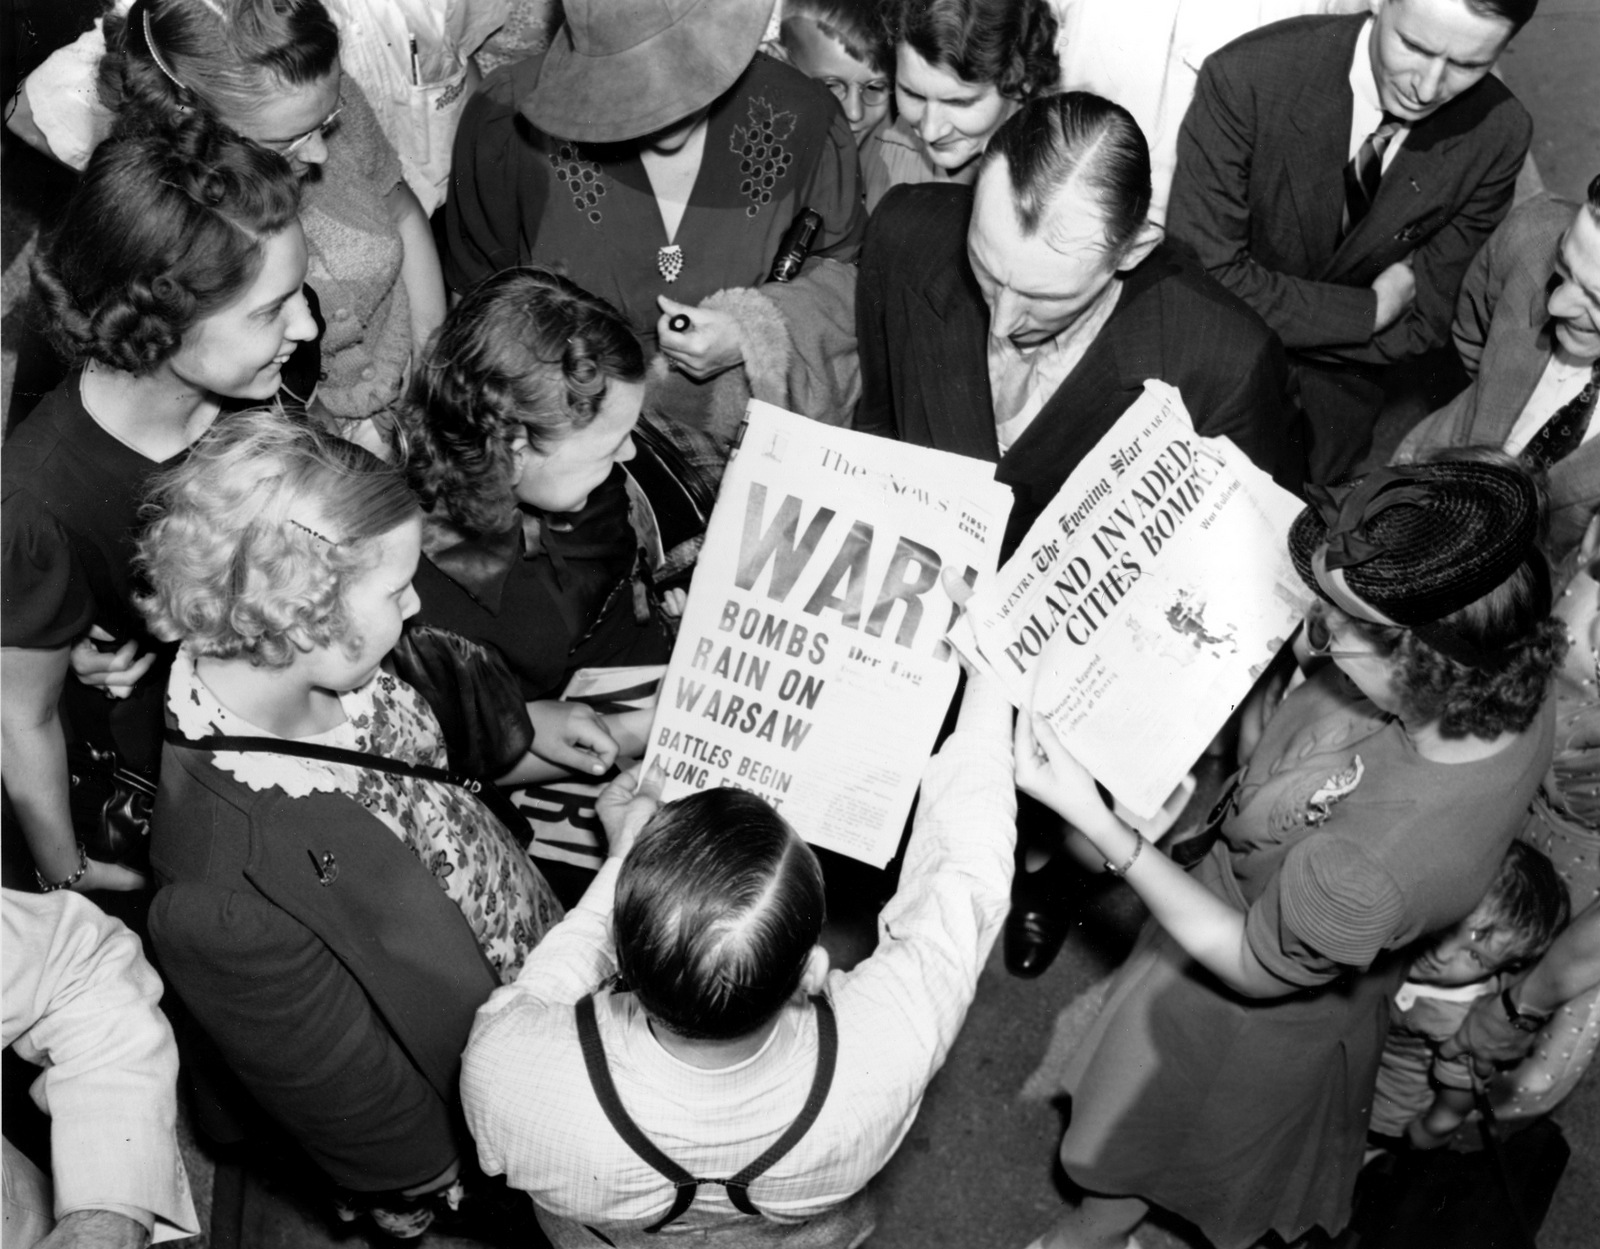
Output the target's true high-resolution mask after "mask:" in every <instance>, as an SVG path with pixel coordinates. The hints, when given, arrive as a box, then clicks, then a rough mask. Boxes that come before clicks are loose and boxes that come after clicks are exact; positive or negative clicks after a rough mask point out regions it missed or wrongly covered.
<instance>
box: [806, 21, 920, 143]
mask: <svg viewBox="0 0 1600 1249" xmlns="http://www.w3.org/2000/svg"><path fill="white" fill-rule="evenodd" d="M879 8H880V6H879V5H878V4H876V3H874V2H873V0H784V3H783V21H782V23H781V24H780V25H779V27H778V43H779V46H781V47H782V49H783V52H784V54H785V55H786V56H787V57H788V58H789V64H791V65H793V66H794V67H795V68H796V69H798V70H799V71H800V72H801V73H802V74H804V75H806V77H808V78H815V79H817V80H818V81H819V82H821V83H822V84H823V86H825V87H827V88H828V90H829V91H831V92H833V94H834V97H835V98H836V99H837V100H838V101H839V104H840V107H842V108H843V109H844V115H845V120H847V121H848V122H849V123H850V132H851V133H852V134H853V135H855V138H856V145H857V146H858V147H860V146H862V145H863V144H865V143H866V141H867V139H868V137H870V136H871V135H873V134H875V133H876V132H877V131H878V129H879V128H880V127H881V126H882V125H883V124H884V123H885V122H887V121H888V120H889V103H890V97H891V95H892V94H893V92H894V59H893V55H892V53H891V51H890V48H889V37H888V32H887V31H886V30H885V29H884V26H883V18H882V15H881V14H880V12H879Z"/></svg>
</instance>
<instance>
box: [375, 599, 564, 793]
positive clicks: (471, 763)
mask: <svg viewBox="0 0 1600 1249" xmlns="http://www.w3.org/2000/svg"><path fill="white" fill-rule="evenodd" d="M385 666H386V667H387V668H389V669H390V670H391V671H392V672H393V673H394V675H395V676H397V677H399V678H400V679H401V680H402V681H404V682H405V683H406V684H407V685H409V686H411V688H412V689H414V690H416V691H417V693H419V694H421V695H422V697H423V700H424V701H425V702H427V704H428V706H429V707H431V708H432V709H433V714H434V715H435V716H436V717H438V720H439V728H440V730H441V731H442V733H443V735H444V748H445V753H446V754H447V755H448V756H449V758H450V767H451V769H452V770H453V771H455V772H459V773H463V774H465V775H467V776H479V777H489V778H492V777H496V776H499V775H500V774H501V773H502V772H505V771H507V770H508V769H509V768H510V767H511V766H512V765H513V764H514V763H516V762H517V760H519V759H521V758H522V756H523V755H525V754H527V753H528V747H529V745H531V744H532V742H533V722H532V721H531V720H530V719H528V705H527V704H526V703H525V702H524V701H523V699H522V687H521V685H520V683H519V682H518V681H517V678H516V677H515V676H513V675H512V673H511V669H510V668H508V667H507V666H506V661H505V660H504V659H503V658H502V657H501V655H500V652H499V651H497V650H494V649H492V648H491V647H487V646H484V645H482V644H481V643H478V642H474V641H472V640H471V639H470V638H464V637H462V636H461V635H460V634H458V633H452V632H450V631H449V630H448V629H440V628H437V627H435V626H434V625H426V624H411V625H408V626H406V628H405V630H404V631H403V632H402V633H401V635H400V641H399V642H397V643H396V644H395V648H394V650H393V651H391V652H390V653H389V658H388V659H387V660H386V661H385Z"/></svg>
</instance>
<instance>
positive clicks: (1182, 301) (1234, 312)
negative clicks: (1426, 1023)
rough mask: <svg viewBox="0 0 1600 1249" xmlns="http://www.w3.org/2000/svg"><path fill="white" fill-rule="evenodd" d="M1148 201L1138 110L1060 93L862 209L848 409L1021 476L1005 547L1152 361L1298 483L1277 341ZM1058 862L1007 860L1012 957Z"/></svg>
mask: <svg viewBox="0 0 1600 1249" xmlns="http://www.w3.org/2000/svg"><path fill="white" fill-rule="evenodd" d="M1149 208H1150V157H1149V152H1148V150H1147V148H1146V146H1145V141H1144V136H1143V135H1142V134H1141V133H1140V132H1139V127H1138V125H1137V124H1136V123H1135V122H1134V120H1133V118H1132V117H1131V116H1130V115H1129V114H1128V112H1127V110H1125V109H1123V108H1121V107H1120V106H1118V105H1115V104H1112V103H1111V102H1110V101H1108V100H1104V99H1101V98H1100V97H1099V96H1095V95H1088V94H1085V93H1081V92H1070V93H1068V94H1066V95H1059V96H1053V97H1048V98H1045V99H1041V100H1035V101H1033V102H1032V103H1029V104H1025V105H1024V106H1023V107H1022V108H1021V110H1020V111H1019V112H1018V113H1017V114H1016V115H1015V116H1013V117H1011V118H1010V119H1009V120H1008V121H1007V122H1006V123H1005V124H1004V125H1003V126H1002V127H1001V128H1000V130H999V131H998V132H997V133H996V134H995V135H994V137H993V138H992V139H990V141H989V146H988V149H987V151H986V152H985V154H984V157H983V165H982V167H981V169H980V172H979V174H978V180H977V185H976V186H975V187H973V188H971V189H969V188H966V187H952V186H907V187H898V188H896V189H895V190H893V191H891V192H890V193H889V194H888V195H887V196H886V197H885V198H884V200H883V202H882V204H880V205H879V207H878V210H877V212H876V213H875V214H874V216H873V218H872V221H871V223H870V224H869V226H868V229H867V241H866V245H865V249H864V251H863V253H862V261H861V274H860V279H859V281H858V283H857V288H856V317H857V329H858V337H859V341H860V352H861V373H862V390H863V393H862V399H861V403H860V406H859V407H858V408H857V412H856V428H858V429H866V430H869V431H873V432H877V433H882V434H888V435H897V436H899V437H900V438H903V439H905V440H906V441H908V442H915V443H918V444H920V445H922V446H931V447H938V448H940V449H941V450H945V451H955V452H959V453H961V454H964V455H970V456H976V457H978V458H980V459H985V460H991V461H995V462H997V464H998V468H997V470H996V476H997V478H998V479H999V480H1000V481H1003V482H1005V483H1006V484H1007V485H1009V486H1010V487H1011V488H1012V490H1013V492H1014V493H1015V495H1016V504H1015V506H1014V508H1013V510H1012V515H1011V522H1010V525H1009V526H1008V527H1007V532H1006V544H1005V547H1004V553H1005V554H1008V555H1009V554H1010V552H1011V550H1012V549H1013V548H1014V547H1015V546H1016V544H1017V543H1018V541H1019V540H1020V539H1021V537H1022V536H1023V534H1025V533H1026V532H1027V529H1028V526H1029V525H1031V524H1032V523H1033V521H1034V520H1035V519H1036V518H1037V517H1038V515H1039V513H1040V511H1042V510H1043V509H1044V508H1045V507H1046V506H1047V505H1048V504H1049V502H1050V501H1051V499H1052V498H1054V496H1055V494H1056V492H1057V491H1058V490H1059V489H1060V488H1061V485H1062V483H1063V482H1065V481H1066V479H1067V477H1068V475H1069V474H1071V472H1072V470H1073V469H1074V468H1075V467H1076V466H1077V464H1078V462H1079V460H1081V459H1082V458H1083V456H1084V455H1086V454H1087V453H1088V452H1089V451H1091V450H1092V449H1093V448H1094V446H1095V444H1096V443H1097V442H1098V441H1099V440H1100V438H1101V437H1102V436H1104V434H1105V433H1106V432H1107V431H1108V430H1109V429H1110V428H1111V426H1112V425H1113V424H1115V423H1116V420H1117V418H1118V417H1119V416H1121V415H1122V414H1123V413H1124V412H1126V411H1127V410H1128V408H1129V407H1131V406H1132V405H1133V403H1134V401H1135V400H1136V399H1137V398H1138V397H1139V395H1140V394H1141V393H1142V388H1143V385H1144V382H1145V380H1146V379H1147V378H1159V379H1160V380H1162V381H1165V382H1168V383H1171V384H1172V385H1174V386H1176V387H1177V388H1178V390H1179V391H1180V392H1181V393H1182V395H1183V400H1184V404H1185V406H1186V407H1187V408H1188V409H1189V414H1190V416H1191V417H1193V419H1194V423H1195V428H1196V429H1197V430H1198V431H1199V432H1200V433H1202V434H1209V435H1224V434H1225V435H1227V436H1228V437H1230V438H1232V439H1233V441H1234V442H1235V443H1236V444H1238V446H1239V447H1240V448H1241V449H1242V450H1243V451H1244V452H1245V453H1246V454H1247V455H1249V456H1250V458H1251V459H1252V460H1253V461H1254V462H1255V463H1256V464H1258V465H1259V466H1261V467H1262V468H1263V469H1265V470H1266V471H1267V472H1269V473H1271V474H1272V475H1273V476H1274V477H1276V478H1277V479H1278V481H1279V482H1280V483H1281V484H1283V485H1285V486H1287V487H1289V488H1290V489H1298V488H1299V485H1300V469H1301V464H1302V462H1303V456H1304V448H1303V443H1302V441H1301V439H1300V437H1299V415H1298V413H1296V412H1294V411H1293V410H1292V409H1291V408H1290V407H1289V406H1288V404H1287V402H1286V401H1285V397H1284V390H1285V367H1286V366H1285V362H1284V358H1283V351H1282V348H1281V347H1280V346H1279V345H1278V342H1277V340H1276V339H1275V338H1274V337H1273V335H1272V332H1271V331H1270V330H1268V329H1267V327H1266V326H1265V325H1263V324H1262V322H1261V319H1260V318H1259V317H1257V316H1256V315H1255V314H1254V313H1253V312H1251V311H1250V310H1249V308H1247V307H1245V305H1244V304H1243V303H1241V302H1240V301H1239V300H1237V299H1235V298H1234V297H1233V296H1231V295H1229V294H1228V293H1227V292H1226V291H1225V290H1223V289H1222V288H1221V287H1220V286H1218V285H1217V284H1216V283H1215V282H1214V281H1212V280H1211V279H1210V278H1208V277H1206V275H1205V274H1204V273H1202V272H1200V270H1199V267H1198V266H1197V265H1196V264H1195V263H1194V262H1193V261H1192V260H1189V259H1187V258H1185V257H1182V256H1180V255H1178V254H1177V253H1175V252H1174V251H1173V250H1172V249H1171V248H1169V247H1167V246H1166V244H1165V243H1164V242H1163V241H1162V234H1161V229H1160V227H1158V226H1156V225H1154V224H1153V223H1152V222H1151V221H1150V219H1149ZM1029 810H1030V808H1029V807H1028V806H1027V805H1026V804H1025V805H1024V809H1023V812H1022V815H1021V817H1020V818H1021V821H1022V823H1023V824H1024V825H1027V824H1029V823H1030V822H1032V818H1033V817H1031V816H1030V815H1029ZM1034 810H1035V814H1037V813H1038V812H1042V811H1043V808H1036V809H1034ZM1039 818H1045V817H1043V816H1040V817H1039ZM1070 879H1071V876H1070V869H1068V870H1066V871H1057V870H1055V869H1042V870H1040V871H1038V872H1035V873H1032V874H1029V873H1025V872H1021V871H1019V873H1018V885H1017V889H1016V891H1015V895H1014V904H1013V909H1012V913H1011V919H1010V920H1009V921H1008V923H1007V926H1006V963H1007V966H1009V967H1010V968H1011V970H1012V971H1014V972H1016V973H1017V974H1019V975H1025V976H1034V975H1038V974H1039V973H1040V972H1042V971H1043V970H1044V969H1045V967H1047V966H1048V965H1049V963H1050V960H1051V959H1052V958H1054V956H1055V953H1056V951H1057V950H1058V949H1059V948H1060V944H1061V940H1062V938H1063V937H1064V935H1065V932H1066V927H1067V922H1068V919H1069V918H1070V916H1069V913H1068V911H1067V908H1066V906H1065V905H1064V903H1063V902H1062V901H1061V895H1062V894H1063V893H1064V892H1065V890H1066V888H1067V887H1068V882H1069V881H1070Z"/></svg>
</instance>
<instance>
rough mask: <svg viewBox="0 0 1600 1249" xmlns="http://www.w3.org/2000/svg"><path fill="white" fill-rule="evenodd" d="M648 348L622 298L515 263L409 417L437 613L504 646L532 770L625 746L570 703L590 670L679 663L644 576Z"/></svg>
mask: <svg viewBox="0 0 1600 1249" xmlns="http://www.w3.org/2000/svg"><path fill="white" fill-rule="evenodd" d="M643 400H644V353H643V351H642V350H641V348H640V345H639V341H638V339H636V338H635V337H634V335H633V332H632V330H630V329H629V327H628V323H627V322H626V321H625V320H623V318H622V316H621V314H620V313H618V312H617V311H616V310H615V309H614V308H612V307H611V305H610V304H608V303H606V302H605V301H604V300H602V299H598V298H596V297H595V296H593V295H591V294H589V293H588V292H587V291H585V290H582V289H581V288H579V287H578V286H575V285H574V284H573V283H571V282H569V281H567V280H566V279H565V278H561V277H557V276H556V275H555V274H552V273H547V272H545V271H543V270H540V269H507V270H505V271H503V272H501V273H498V274H496V275H494V276H493V277H490V278H487V279H486V280H484V281H483V282H482V283H480V284H479V285H478V286H477V287H475V288H474V289H473V290H471V291H469V292H468V293H467V294H466V295H465V296H464V297H463V298H462V300H461V302H460V303H458V304H457V305H456V306H455V308H453V309H452V310H451V312H450V315H449V316H448V317H447V318H446V319H445V323H444V327H443V328H442V329H441V330H440V332H439V336H438V338H437V340H436V341H435V342H434V344H433V349H432V352H431V353H430V355H429V358H428V360H427V361H426V363H425V364H424V367H423V368H422V370H421V372H420V374H419V376H418V379H417V386H416V392H415V395H414V398H413V403H412V405H411V407H410V409H409V411H408V413H407V418H406V427H407V431H408V433H409V441H410V461H409V465H408V468H409V472H410V477H411V481H412V484H413V485H414V486H415V488H416V490H417V492H418V494H419V495H420V496H421V498H422V501H423V505H424V507H425V508H426V509H427V514H426V516H425V518H424V527H423V539H422V550H423V560H422V565H421V568H420V570H419V571H418V574H417V592H418V594H419V595H421V599H422V607H421V619H422V621H423V622H424V623H427V624H433V625H438V626H440V627H442V628H445V629H449V630H451V631H453V632H455V633H458V634H461V635H462V636H464V637H467V638H471V639H472V640H474V641H477V642H481V643H484V644H485V645H488V646H493V647H495V648H496V649H498V650H499V651H500V653H501V655H502V656H503V657H504V658H505V660H506V662H507V664H508V665H509V667H510V668H511V670H512V672H513V673H514V674H515V675H516V677H517V680H518V682H519V684H520V686H521V691H522V696H523V698H524V699H525V700H527V702H528V710H529V714H530V716H531V717H532V719H533V723H534V741H533V750H534V753H535V754H536V755H537V756H538V757H539V759H540V760H542V761H543V762H544V763H545V764H547V765H552V766H551V767H548V768H542V769H541V768H539V767H537V766H536V765H535V764H534V761H530V768H529V769H524V770H522V771H519V772H518V773H516V774H515V778H516V779H518V780H531V779H545V778H547V777H548V776H550V775H552V774H553V773H555V774H565V773H567V772H571V771H576V772H578V773H580V774H583V775H594V774H598V773H602V772H604V771H605V770H606V768H608V767H609V766H610V765H611V763H612V762H613V761H614V760H615V758H616V756H617V752H618V749H619V745H622V746H629V745H631V746H633V747H635V748H637V747H639V746H641V745H642V743H640V742H623V743H620V744H619V742H618V741H617V740H616V738H615V737H614V736H613V734H612V733H611V732H610V731H609V729H608V728H607V726H606V725H605V724H604V723H602V722H601V720H600V718H599V717H598V716H597V715H595V713H594V712H593V711H591V710H590V709H589V708H588V707H587V706H585V705H583V704H581V703H568V702H562V701H560V697H559V696H560V693H561V691H562V689H563V688H564V687H565V685H566V682H567V679H568V677H569V676H570V675H571V674H572V672H573V671H574V670H575V669H577V668H580V667H585V666H625V665H631V664H653V663H664V662H665V661H666V659H667V656H668V653H669V650H670V647H669V645H668V641H667V636H666V632H665V630H664V629H663V627H662V625H661V622H660V620H659V618H658V616H657V614H656V613H655V611H654V610H653V609H652V608H651V607H650V605H649V604H648V602H647V601H646V598H645V596H644V595H643V594H642V587H641V592H636V590H635V582H634V579H633V573H634V560H635V555H636V551H637V545H638V544H637V539H636V538H635V536H634V531H633V527H632V525H631V524H630V522H629V504H628V491H627V486H626V484H625V483H626V480H627V478H626V474H625V473H624V471H623V469H622V467H621V466H622V465H623V464H624V463H625V462H627V461H628V460H631V459H632V458H633V456H634V444H633V431H634V426H635V425H636V424H637V423H638V420H639V412H640V407H641V405H642V403H643Z"/></svg>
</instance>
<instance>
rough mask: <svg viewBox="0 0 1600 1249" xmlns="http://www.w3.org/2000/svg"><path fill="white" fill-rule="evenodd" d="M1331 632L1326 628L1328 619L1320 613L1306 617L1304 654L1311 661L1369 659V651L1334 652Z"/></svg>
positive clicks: (1371, 655)
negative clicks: (1309, 657) (1308, 656)
mask: <svg viewBox="0 0 1600 1249" xmlns="http://www.w3.org/2000/svg"><path fill="white" fill-rule="evenodd" d="M1333 643H1334V637H1333V630H1332V629H1331V628H1330V627H1329V626H1328V618H1327V617H1326V616H1325V615H1323V614H1322V613H1321V612H1312V613H1311V614H1309V615H1307V616H1306V654H1308V655H1310V656H1311V658H1313V659H1371V658H1372V657H1373V652H1372V651H1370V650H1364V651H1351V650H1335V649H1334V648H1333Z"/></svg>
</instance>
